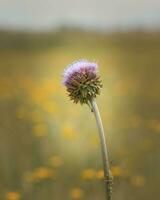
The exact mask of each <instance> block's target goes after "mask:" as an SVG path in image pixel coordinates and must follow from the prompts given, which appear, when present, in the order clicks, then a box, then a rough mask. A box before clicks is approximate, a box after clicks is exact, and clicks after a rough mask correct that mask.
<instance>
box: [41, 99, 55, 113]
mask: <svg viewBox="0 0 160 200" xmlns="http://www.w3.org/2000/svg"><path fill="white" fill-rule="evenodd" d="M57 107H58V105H56V103H55V102H53V101H45V102H43V103H42V105H41V108H42V109H43V110H44V111H45V112H48V113H51V114H52V113H55V112H56V111H57Z"/></svg>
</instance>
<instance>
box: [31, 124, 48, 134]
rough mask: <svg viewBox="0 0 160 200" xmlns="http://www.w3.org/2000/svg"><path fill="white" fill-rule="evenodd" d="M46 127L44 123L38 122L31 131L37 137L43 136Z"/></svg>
mask: <svg viewBox="0 0 160 200" xmlns="http://www.w3.org/2000/svg"><path fill="white" fill-rule="evenodd" d="M46 129H47V128H46V126H45V124H42V123H39V124H36V125H35V126H34V128H33V132H34V134H35V135H36V136H37V137H43V136H44V135H45V134H46V131H47V130H46Z"/></svg>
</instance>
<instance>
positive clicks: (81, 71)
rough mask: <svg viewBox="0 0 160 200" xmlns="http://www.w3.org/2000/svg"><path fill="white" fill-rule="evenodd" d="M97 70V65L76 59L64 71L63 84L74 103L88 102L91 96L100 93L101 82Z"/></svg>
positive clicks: (93, 96)
mask: <svg viewBox="0 0 160 200" xmlns="http://www.w3.org/2000/svg"><path fill="white" fill-rule="evenodd" d="M97 71H98V65H97V64H96V63H93V62H88V61H86V60H79V61H76V62H74V63H72V64H71V65H69V66H68V67H67V69H66V70H65V71H64V74H63V77H64V79H63V84H64V85H65V86H66V88H67V92H68V95H69V97H70V99H71V100H73V101H74V103H78V102H80V103H81V104H84V103H86V104H88V102H89V100H90V99H91V98H95V97H96V96H97V95H99V94H100V88H101V87H102V84H101V80H100V77H99V76H98V74H97Z"/></svg>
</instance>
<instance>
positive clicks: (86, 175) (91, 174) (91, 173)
mask: <svg viewBox="0 0 160 200" xmlns="http://www.w3.org/2000/svg"><path fill="white" fill-rule="evenodd" d="M95 177H96V172H95V170H94V169H91V168H90V169H85V170H84V171H83V172H82V178H83V179H85V180H91V179H94V178H95Z"/></svg>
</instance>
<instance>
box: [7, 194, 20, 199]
mask: <svg viewBox="0 0 160 200" xmlns="http://www.w3.org/2000/svg"><path fill="white" fill-rule="evenodd" d="M20 198H21V195H20V193H19V192H7V194H6V200H20Z"/></svg>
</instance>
